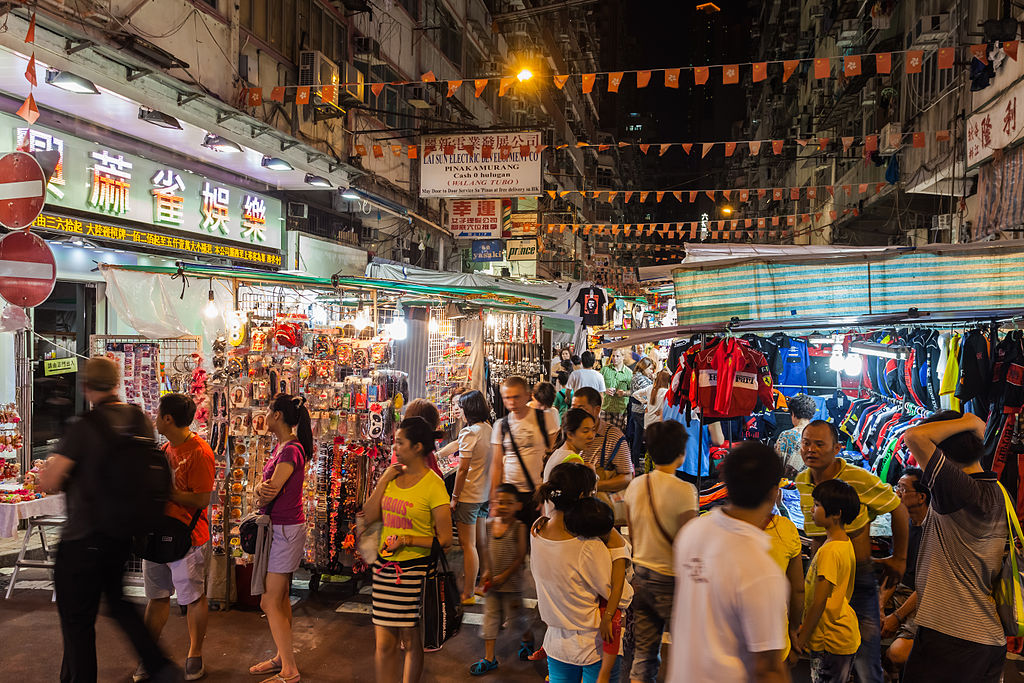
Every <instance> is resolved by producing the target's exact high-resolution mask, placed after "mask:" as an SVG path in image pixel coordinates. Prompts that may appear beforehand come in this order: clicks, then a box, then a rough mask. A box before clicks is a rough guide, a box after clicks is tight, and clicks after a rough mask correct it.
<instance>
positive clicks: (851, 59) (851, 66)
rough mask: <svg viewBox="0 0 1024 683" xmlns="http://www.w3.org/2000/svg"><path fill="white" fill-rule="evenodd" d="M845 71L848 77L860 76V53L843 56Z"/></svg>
mask: <svg viewBox="0 0 1024 683" xmlns="http://www.w3.org/2000/svg"><path fill="white" fill-rule="evenodd" d="M843 73H844V74H846V76H847V77H850V76H860V55H847V56H845V57H843Z"/></svg>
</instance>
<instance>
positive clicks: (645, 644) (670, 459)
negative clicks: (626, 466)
mask: <svg viewBox="0 0 1024 683" xmlns="http://www.w3.org/2000/svg"><path fill="white" fill-rule="evenodd" d="M644 438H645V439H646V441H647V449H648V452H649V453H650V454H651V460H652V461H653V462H654V470H652V471H651V472H650V473H648V474H643V475H640V476H639V477H637V478H636V479H634V480H633V481H631V482H630V483H629V486H628V487H627V488H626V495H625V500H626V516H627V519H628V521H629V539H630V541H631V542H632V543H633V579H632V581H631V583H632V585H633V591H634V596H633V641H634V644H633V653H632V654H633V656H632V665H631V668H630V670H629V680H631V681H643V683H648V681H650V682H652V683H653V681H656V680H657V679H658V669H659V668H660V666H661V639H662V635H663V634H664V632H665V629H666V628H667V627H668V623H669V619H671V617H672V599H673V597H674V595H673V592H674V589H675V573H676V572H675V567H674V566H673V565H672V541H673V540H674V539H675V537H676V534H677V533H679V530H680V529H681V528H682V527H683V525H685V524H686V523H687V522H689V521H690V520H691V519H693V518H694V517H696V516H697V489H696V488H694V486H693V484H691V483H689V482H686V481H683V480H682V479H679V478H678V477H676V468H678V467H679V466H680V465H681V464H682V462H683V454H684V453H685V452H686V440H687V434H686V430H685V429H683V425H681V424H679V423H678V422H676V421H674V420H669V421H668V422H655V423H654V424H652V425H651V426H650V427H648V428H647V430H646V432H645V434H644ZM626 661H627V662H629V661H630V656H629V653H628V652H627V653H626Z"/></svg>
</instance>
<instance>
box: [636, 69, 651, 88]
mask: <svg viewBox="0 0 1024 683" xmlns="http://www.w3.org/2000/svg"><path fill="white" fill-rule="evenodd" d="M650 82H651V72H650V71H637V72H636V87H638V88H646V87H647V84H648V83H650Z"/></svg>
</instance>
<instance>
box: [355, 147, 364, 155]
mask: <svg viewBox="0 0 1024 683" xmlns="http://www.w3.org/2000/svg"><path fill="white" fill-rule="evenodd" d="M356 154H358V155H359V156H361V157H365V156H366V145H356Z"/></svg>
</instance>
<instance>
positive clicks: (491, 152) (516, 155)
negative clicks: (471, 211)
mask: <svg viewBox="0 0 1024 683" xmlns="http://www.w3.org/2000/svg"><path fill="white" fill-rule="evenodd" d="M540 144H541V134H540V133H539V132H533V133H491V134H486V133H485V134H475V135H431V136H426V137H424V138H423V141H422V144H421V148H422V150H423V158H422V161H421V163H420V196H421V197H470V198H486V197H530V196H534V197H536V196H539V195H540V194H542V189H543V188H542V187H541V159H540V156H541V154H540V152H539V151H538V147H539V145H540Z"/></svg>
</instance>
